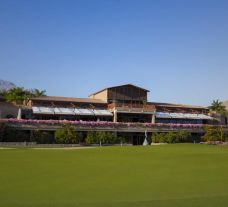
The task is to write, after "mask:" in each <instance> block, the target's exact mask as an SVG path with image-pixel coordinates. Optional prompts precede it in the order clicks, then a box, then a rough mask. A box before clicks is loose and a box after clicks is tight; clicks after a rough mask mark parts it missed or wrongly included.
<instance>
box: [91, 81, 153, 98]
mask: <svg viewBox="0 0 228 207" xmlns="http://www.w3.org/2000/svg"><path fill="white" fill-rule="evenodd" d="M123 86H133V87H136V88H139V89H141V90H144V91H147V92H150V91H149V90H147V89H145V88H141V87H139V86H136V85H133V84H130V83H129V84H123V85H119V86H112V87H107V88H103V89H101V90H99V91H97V92H95V93H92V94H90V95H89V96H92V95H95V94H97V93H100V92H102V91H104V90H107V89H111V88H117V87H123Z"/></svg>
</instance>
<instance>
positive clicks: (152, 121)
mask: <svg viewBox="0 0 228 207" xmlns="http://www.w3.org/2000/svg"><path fill="white" fill-rule="evenodd" d="M155 122H156V121H155V114H152V118H151V123H152V124H155Z"/></svg>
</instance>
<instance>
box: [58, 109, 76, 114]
mask: <svg viewBox="0 0 228 207" xmlns="http://www.w3.org/2000/svg"><path fill="white" fill-rule="evenodd" d="M54 112H55V114H60V115H61V114H65V115H75V112H74V109H72V108H54Z"/></svg>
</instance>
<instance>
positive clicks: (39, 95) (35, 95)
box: [32, 88, 46, 97]
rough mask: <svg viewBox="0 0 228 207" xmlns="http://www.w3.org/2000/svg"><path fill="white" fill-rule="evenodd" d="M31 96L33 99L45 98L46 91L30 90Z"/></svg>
mask: <svg viewBox="0 0 228 207" xmlns="http://www.w3.org/2000/svg"><path fill="white" fill-rule="evenodd" d="M32 94H33V96H34V97H41V96H46V91H45V90H39V89H37V88H35V89H34V90H32Z"/></svg>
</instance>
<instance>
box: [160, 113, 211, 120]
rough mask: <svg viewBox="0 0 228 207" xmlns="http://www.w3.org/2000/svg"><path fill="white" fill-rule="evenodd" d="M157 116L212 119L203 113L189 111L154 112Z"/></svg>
mask: <svg viewBox="0 0 228 207" xmlns="http://www.w3.org/2000/svg"><path fill="white" fill-rule="evenodd" d="M156 117H157V118H168V119H171V118H173V119H213V118H212V117H210V116H207V115H205V114H189V113H186V114H185V113H167V112H156Z"/></svg>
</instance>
